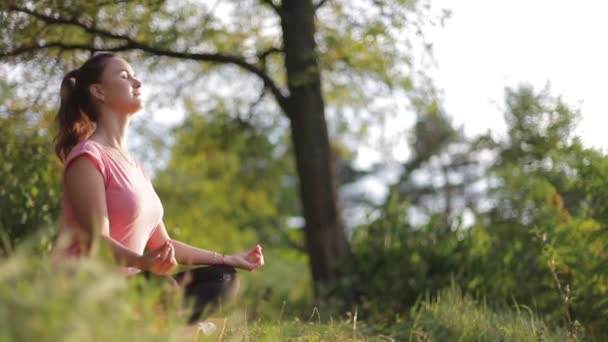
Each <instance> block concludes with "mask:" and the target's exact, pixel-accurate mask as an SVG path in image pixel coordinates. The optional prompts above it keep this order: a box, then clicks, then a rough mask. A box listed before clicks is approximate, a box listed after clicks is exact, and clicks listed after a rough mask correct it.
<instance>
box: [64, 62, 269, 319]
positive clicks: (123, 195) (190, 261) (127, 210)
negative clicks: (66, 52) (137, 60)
mask: <svg viewBox="0 0 608 342" xmlns="http://www.w3.org/2000/svg"><path fill="white" fill-rule="evenodd" d="M140 89H141V82H140V81H139V80H137V78H136V77H135V75H134V72H133V69H131V66H130V65H129V63H127V62H126V61H125V60H123V59H122V58H120V57H119V56H117V55H115V54H111V53H99V54H96V55H94V56H93V57H91V58H90V59H89V60H87V61H86V62H85V63H84V64H83V65H82V66H81V67H80V68H79V69H76V70H73V71H70V72H69V73H67V75H66V76H65V77H64V79H63V81H62V83H61V103H60V108H59V111H58V113H57V121H58V124H59V133H58V135H57V141H56V147H55V150H56V153H57V155H58V157H59V159H61V161H62V162H63V164H64V171H63V187H64V195H63V212H62V222H63V229H62V231H61V234H60V238H59V241H58V243H57V246H56V248H55V251H54V252H55V254H56V255H60V256H86V255H90V254H91V253H92V251H93V250H94V249H95V246H96V244H97V243H98V241H99V243H105V244H108V245H109V247H110V248H111V250H112V253H113V255H114V257H115V259H116V261H117V263H118V264H120V265H122V266H124V270H125V273H126V274H127V275H128V276H130V275H134V274H136V273H140V272H142V271H143V272H142V273H143V274H155V275H159V276H168V275H169V274H171V272H172V271H173V270H174V269H175V267H176V266H177V265H178V264H185V265H209V266H208V267H199V268H194V269H192V270H189V271H187V272H182V273H179V274H177V275H175V276H174V278H175V279H176V280H177V281H178V283H180V284H181V285H183V286H185V291H184V292H185V295H186V296H187V297H190V298H192V299H194V303H195V310H194V312H193V313H192V315H191V317H190V323H194V322H195V321H196V320H197V319H198V318H199V317H200V315H201V313H202V312H203V310H204V309H205V308H208V307H210V306H213V305H211V304H218V303H219V302H220V301H224V300H226V299H228V298H229V297H233V295H234V293H235V292H236V289H237V288H238V279H237V278H236V271H235V268H241V269H245V270H249V271H253V270H255V269H256V268H258V267H261V266H262V265H263V264H264V261H263V255H262V247H261V246H260V245H257V246H255V247H253V248H252V249H251V250H249V251H247V252H243V253H238V254H232V255H223V254H219V253H216V252H213V251H208V250H204V249H200V248H196V247H193V246H190V245H188V244H186V243H183V242H180V241H177V240H173V239H171V238H170V236H169V234H168V233H167V230H166V228H165V225H164V224H163V221H162V217H163V206H162V204H161V202H160V199H159V198H158V196H157V194H156V192H155V191H154V189H153V187H152V184H151V182H150V178H149V177H148V175H147V174H146V173H145V171H144V170H143V168H142V166H141V165H140V164H139V163H138V162H136V161H135V160H134V159H133V158H132V157H131V156H130V154H129V152H128V151H127V132H128V125H129V120H130V119H131V117H132V116H133V115H134V114H135V113H136V112H138V111H139V110H140V109H142V102H141V94H140ZM146 248H147V250H148V251H147V252H145V249H146Z"/></svg>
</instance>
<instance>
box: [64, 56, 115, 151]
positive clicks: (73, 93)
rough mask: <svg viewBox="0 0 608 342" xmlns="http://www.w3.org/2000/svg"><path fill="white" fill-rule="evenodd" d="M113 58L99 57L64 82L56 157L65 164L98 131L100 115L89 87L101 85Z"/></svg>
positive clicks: (92, 59) (92, 58)
mask: <svg viewBox="0 0 608 342" xmlns="http://www.w3.org/2000/svg"><path fill="white" fill-rule="evenodd" d="M113 57H116V55H115V54H113V53H109V52H101V53H98V54H95V55H94V56H93V57H91V58H89V59H88V60H87V61H86V62H84V64H83V65H82V66H81V67H80V68H78V69H75V70H72V71H70V72H68V73H67V74H66V75H65V76H64V77H63V81H61V89H60V97H61V100H60V101H61V102H60V104H59V110H58V111H57V117H56V120H57V124H58V126H59V132H58V133H57V136H56V138H55V153H56V154H57V156H58V157H59V159H60V160H61V161H62V162H63V161H65V158H66V157H67V155H68V153H70V150H72V148H73V147H74V146H76V145H77V144H78V143H79V142H81V141H83V140H85V139H86V138H88V137H89V136H90V135H91V134H92V133H93V131H94V130H95V126H94V123H95V122H97V115H98V113H97V109H96V108H95V105H94V104H93V101H91V93H90V92H89V87H90V86H91V84H94V83H98V82H99V81H100V79H101V74H102V73H103V70H104V68H105V66H106V61H107V60H108V59H110V58H113Z"/></svg>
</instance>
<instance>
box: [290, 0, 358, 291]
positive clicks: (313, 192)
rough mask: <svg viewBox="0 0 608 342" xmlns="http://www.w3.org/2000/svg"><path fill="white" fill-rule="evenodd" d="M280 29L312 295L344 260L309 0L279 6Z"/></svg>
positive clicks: (346, 247)
mask: <svg viewBox="0 0 608 342" xmlns="http://www.w3.org/2000/svg"><path fill="white" fill-rule="evenodd" d="M281 10H282V20H281V26H282V30H283V49H284V52H285V66H286V69H287V81H288V86H289V91H290V95H289V98H288V100H287V109H288V113H287V114H288V116H289V118H290V120H291V136H292V142H293V146H294V151H295V158H296V164H297V165H296V166H297V170H298V174H299V179H300V192H301V194H300V198H301V200H302V207H303V211H304V218H305V220H306V226H305V233H306V246H307V249H308V254H309V256H310V267H311V271H312V276H313V282H314V287H315V292H316V294H317V295H318V294H319V292H318V290H319V285H326V284H331V283H332V282H333V281H334V280H336V277H337V271H338V267H341V266H346V263H347V261H348V260H350V258H349V257H348V256H349V254H350V249H349V244H348V241H347V239H346V234H345V232H344V223H343V221H342V216H341V210H340V206H339V201H338V193H337V181H336V175H335V170H334V168H333V165H332V161H331V160H332V159H331V151H330V145H329V137H328V132H327V123H326V121H325V109H324V103H323V95H322V93H321V79H320V70H319V65H318V60H317V55H316V42H315V40H314V35H315V22H314V7H313V4H312V2H311V0H284V1H283V4H282V8H281Z"/></svg>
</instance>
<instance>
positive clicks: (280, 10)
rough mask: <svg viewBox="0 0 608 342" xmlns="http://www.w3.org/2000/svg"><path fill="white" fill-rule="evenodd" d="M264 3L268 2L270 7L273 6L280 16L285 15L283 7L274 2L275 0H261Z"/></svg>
mask: <svg viewBox="0 0 608 342" xmlns="http://www.w3.org/2000/svg"><path fill="white" fill-rule="evenodd" d="M261 1H262V3H263V4H266V5H268V6H270V7H272V9H273V10H274V11H275V13H276V14H277V15H278V16H279V17H281V18H282V17H283V9H282V8H281V7H280V6H279V5H277V4H275V3H274V1H273V0H261Z"/></svg>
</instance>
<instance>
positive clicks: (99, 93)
mask: <svg viewBox="0 0 608 342" xmlns="http://www.w3.org/2000/svg"><path fill="white" fill-rule="evenodd" d="M89 91H90V92H91V95H93V97H95V98H96V99H97V100H99V101H101V102H104V101H105V99H106V96H105V95H104V93H103V87H102V86H101V84H99V83H95V84H91V86H90V87H89Z"/></svg>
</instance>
